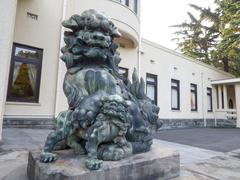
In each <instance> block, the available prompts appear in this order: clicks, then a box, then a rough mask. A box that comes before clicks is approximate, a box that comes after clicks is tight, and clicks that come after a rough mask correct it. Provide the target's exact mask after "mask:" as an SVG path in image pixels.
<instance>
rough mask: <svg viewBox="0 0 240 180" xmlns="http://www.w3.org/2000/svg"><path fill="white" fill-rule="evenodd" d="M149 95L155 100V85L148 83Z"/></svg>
mask: <svg viewBox="0 0 240 180" xmlns="http://www.w3.org/2000/svg"><path fill="white" fill-rule="evenodd" d="M147 96H148V97H149V98H150V99H151V100H152V101H155V86H154V85H151V84H148V85H147Z"/></svg>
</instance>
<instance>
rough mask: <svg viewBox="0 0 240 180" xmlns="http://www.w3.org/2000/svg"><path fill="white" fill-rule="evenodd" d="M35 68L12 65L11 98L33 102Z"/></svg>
mask: <svg viewBox="0 0 240 180" xmlns="http://www.w3.org/2000/svg"><path fill="white" fill-rule="evenodd" d="M36 76H37V68H36V66H35V65H34V64H26V63H22V62H15V63H14V70H13V78H12V85H11V91H12V97H16V98H18V97H21V98H24V99H29V100H34V97H35V95H36V83H37V81H36V80H37V79H36Z"/></svg>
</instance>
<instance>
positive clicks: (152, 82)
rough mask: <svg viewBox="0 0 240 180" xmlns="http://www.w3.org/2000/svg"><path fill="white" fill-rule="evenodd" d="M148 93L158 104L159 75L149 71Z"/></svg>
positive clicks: (147, 78) (147, 79)
mask: <svg viewBox="0 0 240 180" xmlns="http://www.w3.org/2000/svg"><path fill="white" fill-rule="evenodd" d="M146 86H147V88H146V94H147V96H148V97H149V98H150V99H151V100H152V101H153V103H154V104H156V105H157V75H154V74H149V73H147V77H146Z"/></svg>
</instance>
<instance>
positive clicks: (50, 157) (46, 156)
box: [40, 152, 57, 163]
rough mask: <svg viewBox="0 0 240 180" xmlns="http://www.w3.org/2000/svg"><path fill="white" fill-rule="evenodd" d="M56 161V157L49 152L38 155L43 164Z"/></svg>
mask: <svg viewBox="0 0 240 180" xmlns="http://www.w3.org/2000/svg"><path fill="white" fill-rule="evenodd" d="M56 160H57V155H56V154H53V153H49V152H42V153H41V155H40V161H41V162H44V163H48V162H53V161H56Z"/></svg>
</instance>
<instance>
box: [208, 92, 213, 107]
mask: <svg viewBox="0 0 240 180" xmlns="http://www.w3.org/2000/svg"><path fill="white" fill-rule="evenodd" d="M207 110H208V112H212V111H213V108H212V88H207Z"/></svg>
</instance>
